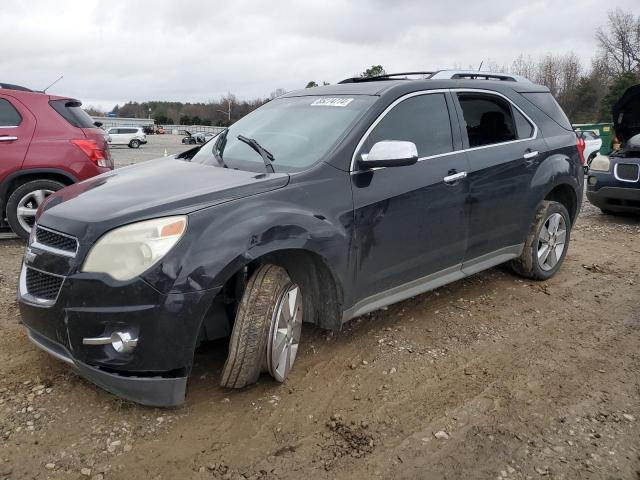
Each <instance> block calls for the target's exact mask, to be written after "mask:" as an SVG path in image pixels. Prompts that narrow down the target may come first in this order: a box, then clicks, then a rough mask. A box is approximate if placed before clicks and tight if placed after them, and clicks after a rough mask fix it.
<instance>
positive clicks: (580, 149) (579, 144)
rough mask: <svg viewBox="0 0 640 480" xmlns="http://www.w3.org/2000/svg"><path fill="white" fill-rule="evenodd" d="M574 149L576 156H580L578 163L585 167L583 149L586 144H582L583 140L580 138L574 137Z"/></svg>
mask: <svg viewBox="0 0 640 480" xmlns="http://www.w3.org/2000/svg"><path fill="white" fill-rule="evenodd" d="M576 147H578V155H580V163H582V165H586V164H587V162H586V161H585V159H584V149H585V147H586V144H585V143H584V138H582V137H580V136H576Z"/></svg>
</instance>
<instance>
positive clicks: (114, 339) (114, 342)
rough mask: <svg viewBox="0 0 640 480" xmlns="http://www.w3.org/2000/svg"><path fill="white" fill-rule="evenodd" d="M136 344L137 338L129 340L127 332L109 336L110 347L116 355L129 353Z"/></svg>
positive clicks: (129, 336)
mask: <svg viewBox="0 0 640 480" xmlns="http://www.w3.org/2000/svg"><path fill="white" fill-rule="evenodd" d="M137 344H138V339H137V338H131V334H130V333H128V332H116V333H114V334H113V335H111V346H112V347H113V349H114V350H115V351H116V352H118V353H123V352H130V351H131V350H133V349H134V348H135V347H136V345H137Z"/></svg>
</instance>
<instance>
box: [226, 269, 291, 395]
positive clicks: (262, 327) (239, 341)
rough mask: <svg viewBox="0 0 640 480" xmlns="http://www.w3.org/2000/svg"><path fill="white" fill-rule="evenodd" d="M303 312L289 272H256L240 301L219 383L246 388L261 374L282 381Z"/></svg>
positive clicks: (267, 270) (289, 367)
mask: <svg viewBox="0 0 640 480" xmlns="http://www.w3.org/2000/svg"><path fill="white" fill-rule="evenodd" d="M302 312H303V309H302V292H301V290H300V287H299V286H298V285H296V284H295V283H293V282H292V281H291V279H290V278H289V275H288V274H287V272H286V270H284V269H283V268H281V267H278V266H276V265H271V264H267V265H262V266H261V267H260V268H258V269H257V270H256V271H255V272H254V274H253V275H252V276H251V278H250V279H249V282H248V283H247V288H246V289H245V292H244V294H243V296H242V300H241V301H240V305H239V308H238V313H237V315H236V320H235V324H234V326H233V332H232V333H231V340H230V341H229V356H228V357H227V361H226V362H225V364H224V368H223V370H222V378H221V379H220V384H221V385H222V386H223V387H228V388H242V387H244V386H246V385H249V384H252V383H255V382H256V381H257V380H258V377H259V376H260V373H261V372H263V371H267V372H269V373H270V374H271V376H272V377H273V378H275V379H276V380H277V381H278V382H284V380H285V379H286V378H287V375H288V374H289V372H290V371H291V368H292V367H293V363H294V361H295V359H296V356H297V353H298V345H299V343H300V334H301V332H302Z"/></svg>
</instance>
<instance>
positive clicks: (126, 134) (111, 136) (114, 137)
mask: <svg viewBox="0 0 640 480" xmlns="http://www.w3.org/2000/svg"><path fill="white" fill-rule="evenodd" d="M107 142H108V143H109V145H127V146H128V147H129V148H139V147H140V145H143V144H145V143H147V136H146V135H145V133H144V130H143V129H142V127H113V128H110V129H109V130H107Z"/></svg>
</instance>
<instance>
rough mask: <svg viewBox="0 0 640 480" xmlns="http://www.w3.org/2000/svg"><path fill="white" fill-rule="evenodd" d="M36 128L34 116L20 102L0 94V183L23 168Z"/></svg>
mask: <svg viewBox="0 0 640 480" xmlns="http://www.w3.org/2000/svg"><path fill="white" fill-rule="evenodd" d="M35 126H36V121H35V118H34V116H33V115H32V114H31V112H30V111H29V110H28V109H27V108H26V107H25V106H24V105H23V104H22V103H21V102H20V101H18V100H17V99H16V98H14V97H12V96H10V95H6V94H0V181H1V180H3V179H4V178H5V177H6V176H7V175H9V174H10V173H12V172H14V171H16V170H19V169H20V167H22V162H23V161H24V157H25V155H26V154H27V150H28V149H29V144H30V143H31V138H32V137H33V131H34V129H35Z"/></svg>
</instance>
